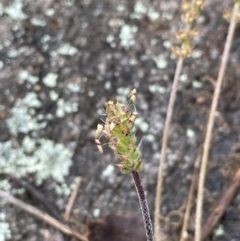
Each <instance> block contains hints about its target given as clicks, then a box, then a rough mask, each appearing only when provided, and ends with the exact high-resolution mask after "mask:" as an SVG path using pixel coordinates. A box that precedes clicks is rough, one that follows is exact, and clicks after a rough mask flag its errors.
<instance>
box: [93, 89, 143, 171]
mask: <svg viewBox="0 0 240 241" xmlns="http://www.w3.org/2000/svg"><path fill="white" fill-rule="evenodd" d="M136 94H137V91H136V89H133V90H132V91H131V92H130V94H129V95H128V98H129V99H130V101H132V102H133V103H135V102H136ZM131 106H133V108H134V111H131V110H130V107H131ZM137 115H138V113H137V112H136V111H135V106H134V105H130V106H129V101H128V103H127V104H123V103H120V102H116V103H114V102H113V101H108V103H107V107H106V120H105V124H104V126H103V125H98V127H97V130H96V135H95V142H96V144H97V146H98V149H99V151H100V152H101V153H102V152H103V150H102V147H101V143H100V141H99V137H100V136H101V134H103V135H104V136H105V137H106V138H107V140H108V145H109V147H110V148H111V149H112V151H113V152H114V153H115V155H116V156H118V157H119V158H120V159H121V163H119V164H117V166H118V167H119V168H120V170H121V172H123V173H130V172H132V171H137V172H139V171H142V169H143V163H142V161H141V152H140V150H139V148H138V146H137V145H136V137H135V134H134V133H131V131H132V129H133V126H134V123H135V120H136V118H137Z"/></svg>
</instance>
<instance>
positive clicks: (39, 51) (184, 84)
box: [0, 0, 240, 241]
mask: <svg viewBox="0 0 240 241" xmlns="http://www.w3.org/2000/svg"><path fill="white" fill-rule="evenodd" d="M1 2H2V3H1V4H2V5H3V6H5V7H7V6H10V5H11V4H12V3H14V1H7V0H2V1H1ZM20 2H21V1H20ZM22 2H23V7H22V11H23V12H24V14H26V18H25V19H22V20H19V19H17V20H15V19H12V18H11V17H9V15H8V14H6V13H3V14H2V16H0V29H1V35H0V43H1V46H2V47H1V48H0V52H1V54H0V60H1V61H2V63H3V66H2V68H1V71H0V103H1V106H3V108H2V109H1V110H0V111H1V112H0V113H1V115H0V117H1V123H0V133H1V135H0V141H1V142H5V141H7V140H10V139H11V138H13V137H12V136H11V134H10V133H9V131H8V129H7V127H6V123H5V121H4V120H5V119H6V118H8V117H9V116H10V115H11V108H12V107H13V105H14V103H15V101H16V100H17V99H18V98H23V97H24V96H25V95H26V93H28V92H30V91H31V92H32V91H34V92H36V93H37V95H38V98H39V99H40V100H41V102H42V103H43V104H44V105H43V106H42V107H41V108H40V109H39V110H38V114H40V113H41V114H43V115H47V114H48V113H52V114H53V115H55V113H56V108H57V107H56V102H53V101H52V100H51V99H50V98H49V91H50V90H52V89H54V90H55V91H56V92H57V93H58V94H59V96H60V97H61V98H64V99H65V100H66V101H69V102H71V101H72V102H73V101H75V102H77V103H78V111H77V112H74V113H68V114H67V115H65V116H64V117H63V118H58V117H56V118H54V119H53V120H52V121H49V122H48V123H47V127H46V128H44V129H42V130H41V132H40V133H39V136H38V138H43V137H44V138H48V139H51V140H53V141H55V142H57V143H63V144H65V145H66V146H67V147H69V148H71V149H72V150H73V151H74V156H73V162H72V166H71V168H70V173H69V175H68V176H67V177H66V183H67V184H68V185H69V184H71V182H72V181H73V179H74V177H76V176H81V177H82V180H83V181H82V183H81V187H80V190H79V193H78V196H77V199H76V201H75V203H74V207H73V214H72V217H71V222H70V226H71V227H74V228H77V229H78V230H79V231H80V232H81V233H84V232H85V231H86V226H85V225H86V223H87V222H89V221H90V220H92V219H96V218H98V217H102V216H104V215H107V214H109V213H115V212H118V213H126V212H127V211H131V212H136V213H138V214H140V213H141V210H140V208H139V205H138V198H137V195H136V192H135V187H134V184H133V181H132V179H131V176H130V175H124V174H122V173H121V172H120V171H119V170H118V169H117V168H115V167H114V164H116V163H117V162H118V160H117V157H115V156H114V155H113V153H112V152H110V150H109V148H108V147H107V145H105V146H104V154H100V153H99V151H98V149H97V147H96V145H95V142H94V135H95V129H96V127H97V124H98V123H101V120H100V115H99V110H100V109H101V106H102V105H103V106H104V105H105V103H106V102H107V101H108V100H110V99H112V100H115V99H116V98H123V96H124V95H126V94H125V92H127V91H128V90H131V89H133V88H136V89H137V92H138V95H137V103H136V109H137V111H138V113H139V117H140V118H141V121H139V124H138V127H137V128H136V135H137V137H138V139H139V140H140V139H141V138H142V137H143V136H145V139H143V142H142V145H141V150H142V153H143V154H142V160H143V161H144V163H145V168H144V171H143V172H142V173H141V174H140V175H141V178H142V181H143V186H144V187H145V190H146V195H147V199H148V202H149V208H150V212H151V216H152V217H153V212H154V201H155V188H156V182H157V170H158V165H159V158H160V154H159V150H160V147H161V139H162V135H163V128H164V120H165V117H166V110H167V104H168V99H169V94H170V91H171V86H172V79H173V76H174V71H175V67H176V59H173V58H172V55H171V50H170V49H169V48H167V47H166V46H167V43H169V42H171V43H173V44H177V40H176V38H175V33H176V31H177V30H178V29H180V28H181V27H182V23H181V19H180V15H181V12H180V7H179V3H178V1H176V0H172V1H166V2H164V1H161V2H160V1H157V0H153V1H144V4H145V5H146V7H147V8H150V7H152V8H154V9H158V7H159V6H160V9H161V11H160V14H161V16H162V17H160V18H159V19H158V20H156V21H152V20H151V19H150V17H148V16H147V15H146V14H143V16H142V18H141V19H137V18H132V17H130V16H131V14H132V13H133V12H134V6H135V1H127V0H120V1H119V0H111V1H108V0H101V1H94V0H81V1H74V0H68V1H67V0H65V1H64V0H61V1H53V0H45V1H36V2H34V3H33V2H32V1H30V0H23V1H22ZM159 2H160V3H159ZM49 9H50V10H49ZM226 9H227V10H230V9H231V6H230V5H229V3H226V2H223V1H218V0H214V1H207V2H206V4H205V8H204V10H203V12H202V14H201V16H200V17H199V19H198V21H197V22H196V25H197V27H198V28H199V29H200V32H201V34H200V37H199V38H198V39H197V41H196V46H195V49H196V50H199V51H201V52H198V53H200V55H201V56H200V57H195V58H189V59H187V60H186V61H185V63H184V68H183V75H182V76H181V80H180V82H179V87H178V92H177V100H176V104H175V111H174V115H173V120H172V126H171V129H170V134H169V136H170V137H169V146H168V150H167V163H166V166H165V181H164V190H163V203H162V208H161V210H162V215H164V216H167V215H168V214H169V213H170V212H172V211H174V210H178V209H180V208H181V206H182V205H183V204H184V202H185V200H186V199H187V195H188V191H189V186H190V179H191V175H192V170H193V165H194V162H195V158H196V154H197V150H198V148H199V146H200V145H201V143H202V139H203V132H204V128H205V123H206V120H207V117H208V112H209V109H210V105H211V100H212V93H213V90H214V83H213V82H212V81H210V80H215V79H216V78H217V73H218V69H219V64H220V60H221V55H222V51H223V47H224V42H225V39H226V35H227V31H228V23H227V22H226V21H225V20H224V19H223V18H222V13H223V11H224V10H226ZM51 11H53V14H52V15H51ZM33 18H36V19H38V20H41V21H43V22H45V24H42V25H41V23H39V24H36V23H33V20H32V19H33ZM123 24H127V25H130V26H135V27H137V31H136V32H135V33H134V35H135V36H134V39H135V43H134V44H133V45H132V46H130V47H129V48H126V47H124V46H122V42H121V41H122V40H121V39H120V37H119V34H120V32H121V26H122V25H123ZM135 29H136V28H135ZM239 33H240V29H239V27H238V28H237V29H236V34H235V37H234V41H233V44H232V49H231V55H230V58H229V63H228V67H227V70H226V74H225V78H224V84H223V88H222V92H221V97H220V100H219V105H218V112H217V113H216V122H215V123H216V124H215V127H214V132H213V139H212V149H211V154H210V158H209V171H208V174H207V178H206V185H205V186H206V193H205V206H204V218H206V217H207V216H208V215H209V214H210V213H211V211H212V210H213V207H214V205H215V204H216V203H217V201H218V200H219V199H220V197H221V195H222V193H223V191H224V190H225V189H226V187H227V186H228V184H229V182H230V180H231V178H232V177H233V175H234V170H236V164H235V161H236V156H238V155H239V153H237V152H236V150H235V149H234V148H235V147H236V146H237V144H238V143H239V142H240V131H239V127H240V105H239V100H240V79H239V76H240V68H239V61H240V57H239V56H240V44H239V43H240V34H239ZM46 35H48V36H50V38H49V40H48V41H47V43H45V44H44V43H43V42H42V38H43V36H46ZM110 35H111V36H113V37H114V40H113V41H112V42H110V40H109V39H111V38H110V37H109V36H110ZM153 40H154V41H153ZM65 43H68V44H70V45H71V46H74V47H75V48H76V49H77V52H76V53H75V54H72V55H63V54H58V55H56V56H54V55H52V54H51V52H52V51H54V50H57V49H58V48H59V47H60V46H62V45H63V44H65ZM13 49H15V50H19V54H18V55H17V56H15V57H11V56H9V51H10V50H13ZM20 49H23V51H22V52H21V51H20ZM159 55H161V56H163V58H165V59H166V63H167V66H166V67H164V68H159V67H158V66H157V64H156V62H155V61H154V57H156V56H159ZM23 69H25V70H28V71H29V72H30V73H31V74H32V75H34V76H37V77H39V82H38V83H37V84H34V85H29V84H27V83H26V82H24V81H21V80H20V79H19V72H20V70H23ZM50 72H53V73H57V74H58V84H57V86H55V87H53V88H49V87H47V86H46V85H45V84H44V83H43V78H44V76H46V75H47V73H50ZM70 82H74V83H77V84H79V86H80V91H79V92H74V93H69V92H67V91H66V86H67V85H68V84H69V83H70ZM156 86H157V87H158V89H157V90H156ZM159 87H160V88H159ZM154 88H155V89H154ZM124 91H125V92H124ZM70 122H71V123H73V124H74V125H75V126H76V127H77V128H72V127H70V126H69V125H68V123H70ZM146 124H147V125H148V128H144V126H143V125H145V126H146ZM22 138H23V136H22V135H19V136H18V137H17V139H18V141H19V142H21V140H22ZM102 142H103V143H104V140H102ZM233 156H234V157H235V158H233ZM238 158H239V156H238ZM111 167H114V170H113V171H112V172H110V173H109V174H106V173H107V172H106V168H108V170H111ZM237 168H238V167H237ZM25 180H26V181H28V182H29V183H31V184H32V185H33V186H35V187H36V188H37V189H38V190H39V191H40V192H41V193H42V194H44V195H45V197H46V198H47V199H48V200H49V201H51V202H53V203H54V204H55V205H56V208H57V209H58V210H59V212H60V213H64V211H65V207H66V205H67V201H68V198H67V197H64V196H59V195H56V194H55V193H54V192H53V191H52V189H51V182H53V180H48V181H46V182H44V183H43V184H42V185H41V186H36V185H35V184H34V182H33V181H32V177H26V178H25ZM13 188H16V187H13ZM12 193H13V194H14V190H13V191H12ZM16 197H18V198H20V199H21V200H23V201H24V202H26V203H29V204H32V205H34V206H36V207H37V208H39V209H42V210H44V209H43V207H42V206H41V205H40V204H39V203H38V202H36V201H34V199H33V198H32V197H31V195H27V194H26V193H25V194H24V195H22V196H19V195H16ZM4 212H5V213H6V214H7V221H8V222H9V223H10V229H11V232H12V238H11V240H14V241H18V240H25V241H35V240H50V239H48V237H49V235H50V236H51V235H52V236H54V237H55V238H56V237H58V238H56V240H73V239H71V238H69V237H65V236H62V235H61V234H60V233H58V232H57V231H55V230H54V229H53V228H51V227H50V226H48V225H47V224H45V223H43V222H42V221H39V220H37V219H35V218H34V217H32V216H30V215H29V214H27V213H25V212H23V211H21V210H19V209H17V208H15V207H13V206H12V205H10V204H7V203H6V204H5V205H4ZM239 214H240V193H239V192H238V193H237V195H236V197H235V198H234V200H233V202H232V203H231V205H230V206H229V207H228V209H227V211H226V212H225V214H224V215H223V217H222V219H221V222H220V225H221V226H218V230H219V229H220V228H222V229H223V233H222V234H221V235H218V234H217V232H215V233H213V235H212V236H211V237H210V238H209V240H218V241H230V240H231V241H237V240H240V215H239ZM193 225H194V213H192V216H191V223H190V226H191V227H193ZM166 235H167V236H168V238H169V240H176V237H178V235H179V230H176V231H174V233H172V231H169V232H168V233H166Z"/></svg>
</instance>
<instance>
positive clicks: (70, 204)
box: [64, 177, 82, 221]
mask: <svg viewBox="0 0 240 241" xmlns="http://www.w3.org/2000/svg"><path fill="white" fill-rule="evenodd" d="M81 181H82V178H81V177H77V178H76V186H75V188H74V190H73V192H72V194H71V196H70V198H69V200H68V204H67V207H66V211H65V213H64V220H65V221H68V220H69V216H70V212H71V210H72V207H73V204H74V201H75V199H76V197H77V193H78V189H79V186H80V184H81Z"/></svg>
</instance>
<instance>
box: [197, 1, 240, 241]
mask: <svg viewBox="0 0 240 241" xmlns="http://www.w3.org/2000/svg"><path fill="white" fill-rule="evenodd" d="M239 4H240V2H239V1H237V2H236V3H235V4H234V8H233V11H232V17H231V22H230V26H229V30H228V35H227V40H226V43H225V47H224V52H223V57H222V61H221V65H220V69H219V74H218V78H217V82H216V88H215V91H214V95H213V100H212V106H211V110H210V114H209V120H208V124H207V132H206V137H205V142H204V147H203V157H202V163H201V170H200V175H199V185H198V196H197V209H196V223H195V241H200V240H201V224H202V204H203V192H204V183H205V176H206V168H207V162H208V156H209V149H210V143H211V139H212V129H213V124H214V116H215V112H216V109H217V104H218V99H219V96H220V91H221V86H222V82H223V77H224V73H225V69H226V65H227V61H228V56H229V52H230V48H231V44H232V39H233V35H234V31H235V26H236V17H237V14H238V11H239Z"/></svg>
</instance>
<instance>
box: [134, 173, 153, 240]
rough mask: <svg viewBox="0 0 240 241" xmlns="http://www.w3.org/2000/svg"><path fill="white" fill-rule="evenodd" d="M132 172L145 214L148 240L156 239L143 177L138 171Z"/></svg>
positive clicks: (143, 213) (144, 219)
mask: <svg viewBox="0 0 240 241" xmlns="http://www.w3.org/2000/svg"><path fill="white" fill-rule="evenodd" d="M131 174H132V177H133V180H134V184H135V187H136V190H137V194H138V198H139V203H140V206H141V210H142V216H143V222H144V227H145V231H146V236H147V241H154V237H153V229H152V222H151V219H150V214H149V208H148V203H147V200H146V197H145V194H144V190H143V187H142V183H141V179H140V177H139V174H138V172H136V171H132V172H131Z"/></svg>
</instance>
